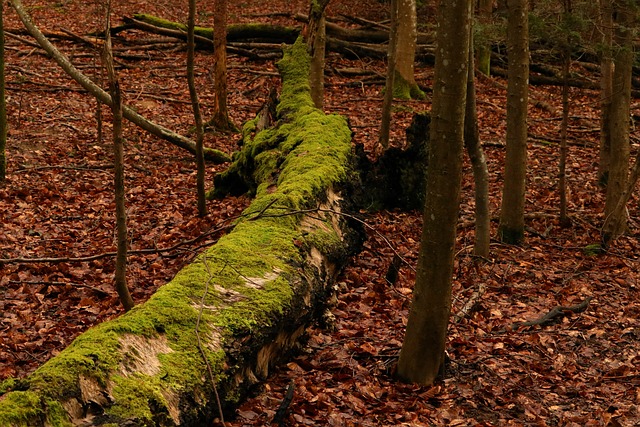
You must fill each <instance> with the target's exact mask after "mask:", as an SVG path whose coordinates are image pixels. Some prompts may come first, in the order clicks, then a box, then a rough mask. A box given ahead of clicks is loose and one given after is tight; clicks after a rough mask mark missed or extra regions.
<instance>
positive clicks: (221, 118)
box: [211, 0, 236, 131]
mask: <svg viewBox="0 0 640 427" xmlns="http://www.w3.org/2000/svg"><path fill="white" fill-rule="evenodd" d="M213 28H215V31H214V32H213V52H214V61H215V65H214V68H213V90H214V94H215V101H216V102H215V108H214V111H213V118H212V119H211V124H212V125H213V127H215V128H216V129H218V130H222V131H229V130H235V129H236V127H235V126H234V124H233V123H232V122H231V119H229V110H228V108H227V0H215V14H214V15H213Z"/></svg>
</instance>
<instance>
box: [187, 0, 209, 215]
mask: <svg viewBox="0 0 640 427" xmlns="http://www.w3.org/2000/svg"><path fill="white" fill-rule="evenodd" d="M195 25H196V1H195V0H189V18H188V21H187V84H188V86H189V97H190V98H191V106H192V108H193V118H194V120H195V122H196V168H197V173H196V194H197V203H198V215H199V216H205V215H206V214H207V195H206V193H205V190H204V184H205V182H204V180H205V169H204V151H203V146H204V123H203V122H202V114H201V113H200V102H199V101H198V91H197V90H196V82H195V76H194V67H195V56H196V55H195V50H196V47H195V45H196V43H195V37H194V29H195Z"/></svg>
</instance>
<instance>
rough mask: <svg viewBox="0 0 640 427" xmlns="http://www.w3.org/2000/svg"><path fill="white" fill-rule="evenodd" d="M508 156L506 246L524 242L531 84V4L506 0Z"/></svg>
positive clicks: (504, 205) (504, 207) (503, 215)
mask: <svg viewBox="0 0 640 427" xmlns="http://www.w3.org/2000/svg"><path fill="white" fill-rule="evenodd" d="M507 7H508V9H509V20H508V21H509V22H508V24H507V50H508V55H509V81H508V84H507V137H506V138H507V152H506V158H505V167H504V187H503V191H502V206H501V209H500V226H499V231H498V234H499V237H500V240H501V241H502V242H504V243H509V244H520V243H522V241H523V240H524V203H525V191H526V178H527V104H528V89H529V87H528V81H529V23H528V1H527V0H507Z"/></svg>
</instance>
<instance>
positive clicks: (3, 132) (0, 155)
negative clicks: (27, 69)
mask: <svg viewBox="0 0 640 427" xmlns="http://www.w3.org/2000/svg"><path fill="white" fill-rule="evenodd" d="M3 20H4V3H2V4H0V182H2V181H4V180H5V179H6V176H7V100H6V99H5V92H4V89H5V81H4V80H5V79H4V23H3Z"/></svg>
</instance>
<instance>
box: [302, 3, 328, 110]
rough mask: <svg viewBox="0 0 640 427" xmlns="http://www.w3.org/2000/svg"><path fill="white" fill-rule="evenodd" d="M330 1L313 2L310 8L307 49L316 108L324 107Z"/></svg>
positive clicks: (310, 81)
mask: <svg viewBox="0 0 640 427" xmlns="http://www.w3.org/2000/svg"><path fill="white" fill-rule="evenodd" d="M328 4H329V0H321V1H319V0H311V5H310V7H309V23H308V26H307V40H306V41H307V49H308V50H309V55H310V56H311V69H310V71H309V84H310V86H311V99H313V103H314V105H315V106H316V108H319V109H322V108H323V106H324V63H325V51H326V46H327V32H326V25H325V24H326V20H325V13H324V12H325V9H326V7H327V5H328Z"/></svg>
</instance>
